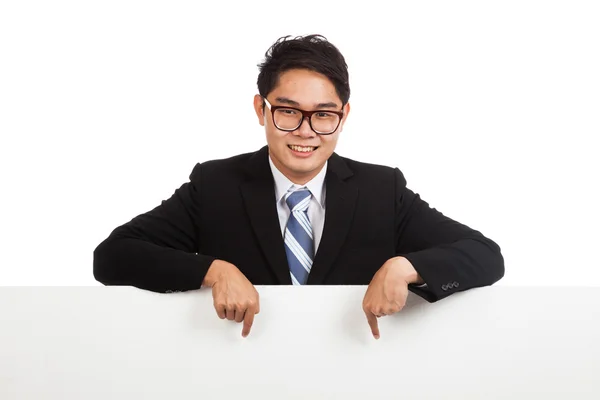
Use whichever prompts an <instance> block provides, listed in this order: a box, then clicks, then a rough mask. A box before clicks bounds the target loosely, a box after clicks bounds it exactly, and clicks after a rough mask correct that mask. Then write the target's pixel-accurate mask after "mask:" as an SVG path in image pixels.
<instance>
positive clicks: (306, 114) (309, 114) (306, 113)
mask: <svg viewBox="0 0 600 400" xmlns="http://www.w3.org/2000/svg"><path fill="white" fill-rule="evenodd" d="M263 101H264V102H265V103H267V105H268V106H269V110H271V119H272V120H273V124H274V125H275V127H276V128H277V129H279V130H280V131H284V132H293V131H295V130H296V129H298V128H300V126H301V125H302V123H303V122H304V119H305V118H307V119H308V126H310V129H312V131H313V132H314V133H316V134H317V135H332V134H334V133H335V131H337V129H338V128H339V126H340V124H341V122H342V118H343V117H344V112H343V111H332V110H314V111H305V110H301V109H299V108H295V107H290V106H274V105H272V104H271V103H270V102H269V100H267V98H266V97H263ZM263 105H264V104H263ZM282 108H284V109H286V110H295V111H298V112H299V113H300V114H302V118H301V119H300V122H299V123H298V126H296V127H295V128H293V129H282V128H280V127H279V126H277V123H276V122H275V111H277V110H279V109H282ZM320 112H327V113H333V114H336V115H337V116H338V117H339V120H338V123H337V125H336V126H335V129H334V130H332V131H331V132H325V133H321V132H317V131H316V130H315V128H313V126H312V121H311V117H312V116H313V114H315V113H320Z"/></svg>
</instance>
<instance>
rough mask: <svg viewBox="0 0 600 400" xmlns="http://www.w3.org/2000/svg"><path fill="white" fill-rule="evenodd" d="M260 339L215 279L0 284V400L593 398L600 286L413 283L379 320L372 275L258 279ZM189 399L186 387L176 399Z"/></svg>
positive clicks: (599, 348)
mask: <svg viewBox="0 0 600 400" xmlns="http://www.w3.org/2000/svg"><path fill="white" fill-rule="evenodd" d="M257 289H258V291H259V293H260V296H261V312H260V314H258V315H257V317H256V319H255V323H254V327H253V329H252V332H251V333H250V336H248V337H247V338H242V337H241V328H242V326H241V324H237V323H235V322H231V321H227V320H221V319H219V318H218V317H217V315H216V313H215V311H214V309H213V305H212V297H211V292H210V290H208V289H206V290H204V289H203V290H199V291H193V292H186V293H172V294H157V293H152V292H147V291H142V290H139V289H135V288H127V287H62V288H60V287H56V288H52V287H37V288H36V287H27V288H20V287H4V288H0V326H1V327H2V329H0V398H1V399H3V400H16V399H44V400H46V399H53V400H54V399H56V400H58V399H61V400H65V399H86V400H93V399H98V400H100V399H102V400H105V399H164V398H167V397H168V398H175V397H177V396H186V397H185V398H189V399H193V398H199V399H278V400H280V399H338V398H339V399H400V398H403V399H440V398H444V399H461V400H464V399H507V398H519V399H521V398H523V399H524V398H530V399H533V398H535V399H541V398H543V399H565V398H577V399H597V398H598V396H599V395H600V380H598V371H600V345H599V343H598V338H600V326H599V325H598V320H599V319H600V307H599V306H600V289H599V288H583V287H581V288H558V287H556V288H552V287H535V288H530V287H502V286H494V287H487V288H482V289H475V290H471V291H468V292H461V293H457V294H455V295H452V296H450V297H449V298H446V299H444V300H442V301H439V302H437V303H433V304H430V303H427V302H425V301H424V300H422V299H421V298H419V297H417V296H414V295H413V294H411V295H410V296H409V301H408V304H407V306H406V307H405V308H404V310H402V311H401V312H400V313H398V314H395V315H393V316H389V317H384V318H381V319H380V320H379V323H380V328H381V339H379V340H375V339H374V338H373V337H372V336H371V333H370V331H369V327H368V324H367V322H366V319H365V317H364V314H363V312H362V309H361V303H362V299H363V295H364V292H365V289H366V288H365V287H342V286H332V287H326V286H304V287H293V286H268V287H265V286H259V287H257ZM180 398H181V397H180Z"/></svg>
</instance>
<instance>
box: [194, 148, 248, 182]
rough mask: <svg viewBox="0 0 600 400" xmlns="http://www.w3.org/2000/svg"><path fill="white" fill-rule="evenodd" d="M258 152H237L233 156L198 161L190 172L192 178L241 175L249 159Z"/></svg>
mask: <svg viewBox="0 0 600 400" xmlns="http://www.w3.org/2000/svg"><path fill="white" fill-rule="evenodd" d="M256 153H257V152H249V153H243V154H236V155H234V156H231V157H226V158H219V159H212V160H207V161H203V162H199V163H196V165H195V166H194V168H193V170H192V172H191V173H190V176H189V178H190V180H191V181H195V180H199V179H200V178H201V177H202V179H203V180H205V179H207V178H208V179H210V178H211V177H214V178H221V179H222V178H224V177H227V176H241V175H242V174H243V172H244V171H245V169H246V167H247V164H248V161H249V160H250V158H251V157H252V156H253V155H255V154H256Z"/></svg>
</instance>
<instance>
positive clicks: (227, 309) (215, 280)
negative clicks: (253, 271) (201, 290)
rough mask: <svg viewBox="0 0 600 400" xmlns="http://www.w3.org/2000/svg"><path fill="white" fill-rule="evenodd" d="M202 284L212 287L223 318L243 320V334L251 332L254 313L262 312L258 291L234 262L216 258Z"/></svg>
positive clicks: (219, 312) (216, 304)
mask: <svg viewBox="0 0 600 400" xmlns="http://www.w3.org/2000/svg"><path fill="white" fill-rule="evenodd" d="M202 286H209V287H212V295H213V302H214V306H215V310H216V311H217V315H218V316H219V318H221V319H225V318H227V319H228V320H230V321H236V322H242V321H244V327H243V328H242V336H243V337H246V336H248V334H249V333H250V328H251V327H252V323H253V322H254V314H258V313H259V312H260V304H259V299H258V292H257V291H256V288H255V287H254V286H253V285H252V283H250V281H249V280H248V279H247V278H246V276H244V274H242V272H241V271H240V270H239V269H238V268H237V267H236V266H235V265H233V264H231V263H228V262H227V261H223V260H215V261H213V262H212V264H211V265H210V268H209V269H208V272H207V273H206V276H205V277H204V281H203V282H202Z"/></svg>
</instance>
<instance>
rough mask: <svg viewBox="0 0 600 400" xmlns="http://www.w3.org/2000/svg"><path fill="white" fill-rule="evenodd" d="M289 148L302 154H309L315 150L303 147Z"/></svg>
mask: <svg viewBox="0 0 600 400" xmlns="http://www.w3.org/2000/svg"><path fill="white" fill-rule="evenodd" d="M289 147H290V149H292V150H295V151H300V152H302V153H308V152H311V151H313V150H314V149H315V148H314V147H301V146H289Z"/></svg>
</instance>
